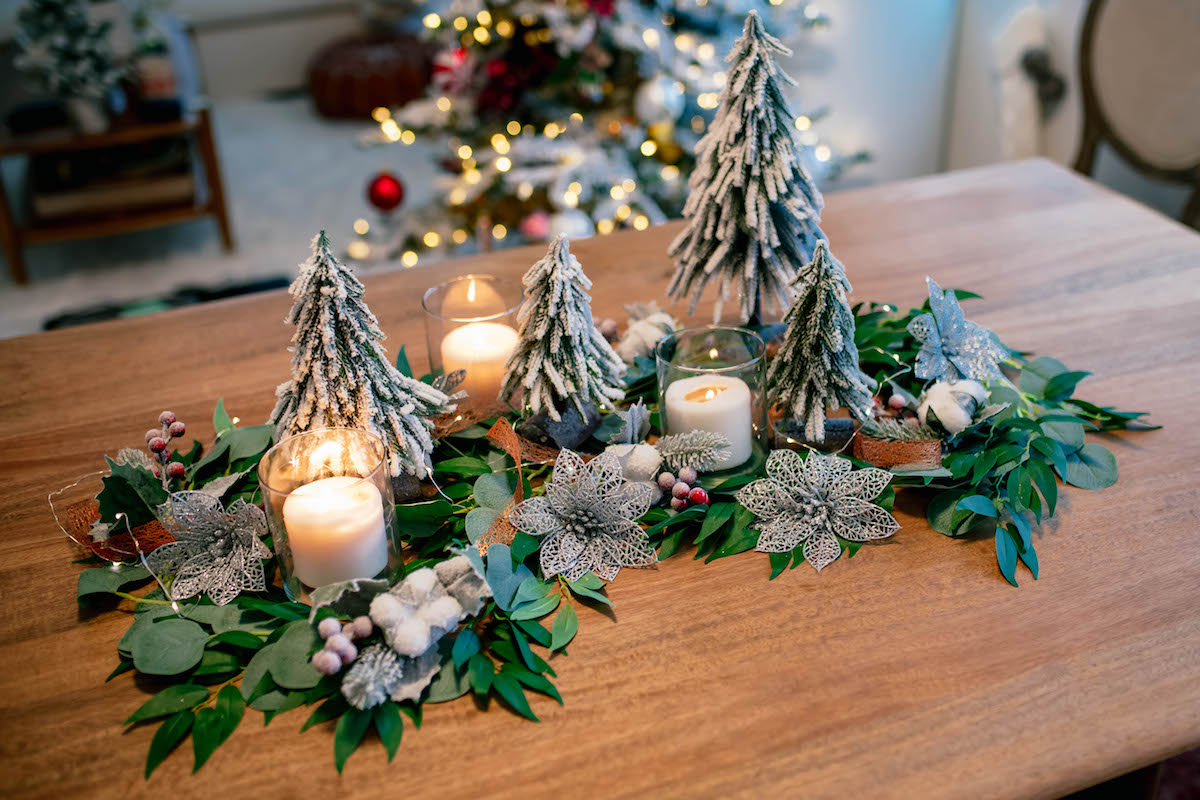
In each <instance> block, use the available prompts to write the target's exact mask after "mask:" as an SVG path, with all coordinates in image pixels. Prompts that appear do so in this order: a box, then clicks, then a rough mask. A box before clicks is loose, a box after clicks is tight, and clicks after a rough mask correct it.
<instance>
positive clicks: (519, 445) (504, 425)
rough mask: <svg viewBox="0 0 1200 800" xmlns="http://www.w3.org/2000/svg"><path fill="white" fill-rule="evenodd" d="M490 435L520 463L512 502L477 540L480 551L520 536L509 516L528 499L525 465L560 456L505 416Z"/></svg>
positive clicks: (546, 461) (549, 462)
mask: <svg viewBox="0 0 1200 800" xmlns="http://www.w3.org/2000/svg"><path fill="white" fill-rule="evenodd" d="M487 438H488V439H489V440H491V442H492V444H494V445H496V446H497V447H499V448H500V449H501V450H503V451H504V452H505V453H508V455H509V457H510V458H511V459H512V460H513V463H514V464H516V465H517V489H516V491H514V492H513V496H512V497H511V498H510V499H509V501H508V505H506V506H505V507H504V510H503V511H502V512H500V516H498V517H496V519H495V520H494V521H493V522H492V524H491V525H489V526H488V529H487V530H486V531H484V532H483V535H482V536H480V537H479V539H478V541H476V542H475V546H476V547H478V548H479V552H480V553H486V552H487V549H488V548H489V547H491V546H492V545H494V544H512V540H513V539H514V538H516V535H517V529H516V528H514V527H513V524H512V523H511V522H509V521H508V515H509V513H510V512H511V511H512V510H513V509H514V508H516V507H517V504H518V503H520V502H521V501H522V500H524V499H525V490H524V483H525V481H524V478H523V475H522V471H521V467H522V465H523V464H553V463H554V461H555V460H556V459H557V458H558V450H556V449H554V448H553V447H546V446H545V445H540V444H537V443H535V442H531V441H529V440H528V439H526V438H524V437H523V436H520V435H518V434H517V432H516V431H515V430H513V426H512V425H511V424H510V423H509V421H508V419H506V418H505V417H501V418H500V419H498V420H496V424H495V425H493V426H492V428H491V430H489V431H488V434H487Z"/></svg>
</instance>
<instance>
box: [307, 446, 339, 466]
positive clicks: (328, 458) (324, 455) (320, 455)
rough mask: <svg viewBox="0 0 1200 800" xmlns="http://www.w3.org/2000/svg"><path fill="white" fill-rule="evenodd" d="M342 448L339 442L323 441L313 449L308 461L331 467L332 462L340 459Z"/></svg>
mask: <svg viewBox="0 0 1200 800" xmlns="http://www.w3.org/2000/svg"><path fill="white" fill-rule="evenodd" d="M343 450H344V448H343V447H342V443H341V442H336V441H333V440H330V441H328V442H323V443H322V444H321V445H320V446H319V447H317V449H316V450H313V453H312V456H311V457H310V458H309V462H310V463H312V464H314V465H320V466H328V467H329V468H330V469H332V468H333V462H334V461H338V460H340V459H341V455H342V451H343Z"/></svg>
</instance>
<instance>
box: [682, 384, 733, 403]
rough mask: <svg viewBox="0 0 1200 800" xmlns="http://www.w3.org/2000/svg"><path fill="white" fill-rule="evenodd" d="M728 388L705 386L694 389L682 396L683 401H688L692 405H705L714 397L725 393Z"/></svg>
mask: <svg viewBox="0 0 1200 800" xmlns="http://www.w3.org/2000/svg"><path fill="white" fill-rule="evenodd" d="M726 388H728V387H725V386H705V387H703V388H701V389H695V390H693V391H690V392H688V393H687V394H685V395H684V396H683V399H684V400H689V401H691V402H693V403H707V402H708V401H709V400H712V399H713V398H714V397H716V396H717V395H719V394H720V393H721V392H723V391H725V389H726Z"/></svg>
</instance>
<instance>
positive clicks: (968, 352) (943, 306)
mask: <svg viewBox="0 0 1200 800" xmlns="http://www.w3.org/2000/svg"><path fill="white" fill-rule="evenodd" d="M925 281H926V282H927V283H928V284H929V308H930V311H931V313H929V314H921V315H920V316H919V317H917V318H915V319H914V320H913V321H912V322H910V323H908V332H909V333H911V334H912V335H913V336H914V337H915V338H916V340H917V341H918V342H920V343H921V350H920V352H919V353H917V365H916V370H915V372H916V375H917V377H918V378H936V379H938V380H948V381H956V380H960V379H962V378H971V379H973V380H977V381H987V380H990V379H992V378H996V377H999V376H1000V368H999V366H998V363H999V362H1001V361H1003V360H1004V359H1006V358H1008V351H1007V350H1005V349H1004V348H1003V347H1001V346H1000V344H999V343H998V342H997V341H996V340H995V338H993V336H992V332H991V331H989V330H988V329H987V328H985V327H983V326H982V325H977V324H976V323H974V322H971V321H969V320H967V319H966V318H965V317H963V312H962V307H961V306H959V304H958V298H957V297H955V296H954V292H953V291H943V290H942V287H940V286H938V285H937V284H936V283H934V281H933V279H932V278H926V279H925Z"/></svg>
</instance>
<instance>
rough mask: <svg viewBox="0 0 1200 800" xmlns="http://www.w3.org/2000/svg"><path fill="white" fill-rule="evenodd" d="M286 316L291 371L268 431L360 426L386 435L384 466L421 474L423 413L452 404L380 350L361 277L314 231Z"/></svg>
mask: <svg viewBox="0 0 1200 800" xmlns="http://www.w3.org/2000/svg"><path fill="white" fill-rule="evenodd" d="M290 292H291V295H292V297H294V298H295V299H296V301H295V303H294V304H293V305H292V310H291V311H290V312H289V313H288V315H287V322H288V323H290V324H292V325H295V326H296V333H295V335H294V336H293V337H292V347H291V350H292V377H291V379H290V380H288V381H285V382H284V383H282V384H280V386H279V388H278V389H277V390H276V391H275V395H276V396H277V397H278V398H279V401H278V403H276V405H275V410H274V411H272V412H271V418H270V420H269V422H272V423H274V424H275V438H276V439H277V440H278V439H282V438H284V437H287V436H290V435H292V434H296V433H301V432H303V431H308V430H314V429H318V428H333V427H346V428H362V429H365V430H368V431H371V432H372V433H374V434H376V435H378V436H379V437H381V438H382V439H383V440H384V441H385V442H386V443H387V449H388V468H389V471H390V473H391V475H392V476H393V477H396V476H398V475H400V474H401V473H402V472H404V473H408V474H410V475H416V477H418V478H424V477H425V475H426V474H428V472H429V471H430V462H429V454H430V452H431V451H432V450H433V440H432V439H431V438H430V435H429V430H430V427H431V422H430V417H433V416H436V415H438V414H442V413H445V412H447V411H451V410H453V409H454V406H453V404H452V403H451V402H450V398H449V397H447V396H446V394H445V393H444V392H442V391H440V390H438V389H435V388H434V387H432V386H430V385H428V384H425V383H422V382H421V381H418V380H414V379H413V378H409V377H407V376H405V375H402V374H401V373H400V372H399V370H397V369H396V368H395V367H394V366H392V363H391V361H389V360H388V358H387V355H386V353H385V352H384V349H383V345H382V344H381V342H382V341H383V332H382V331H380V330H379V323H378V321H377V320H376V319H375V315H374V314H372V313H371V310H370V309H369V308H367V304H366V303H365V302H363V285H362V282H360V281H359V280H358V278H356V277H355V276H354V273H353V272H351V271H350V268H349V267H347V266H345V265H344V264H342V263H340V262H339V261H338V260H337V258H336V257H335V256H334V254H333V251H332V249H331V247H330V244H329V239H328V238H327V237H326V236H325V231H321V232H320V233H319V234H317V235H316V236H315V237H314V238H313V242H312V256H311V257H310V258H309V259H308V261H306V262H304V263H303V264H301V265H300V274H299V276H298V277H297V278H296V280H295V282H294V283H293V284H292V286H291V289H290Z"/></svg>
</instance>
